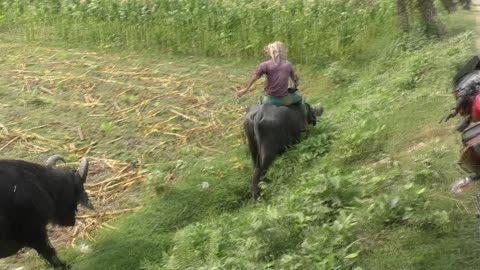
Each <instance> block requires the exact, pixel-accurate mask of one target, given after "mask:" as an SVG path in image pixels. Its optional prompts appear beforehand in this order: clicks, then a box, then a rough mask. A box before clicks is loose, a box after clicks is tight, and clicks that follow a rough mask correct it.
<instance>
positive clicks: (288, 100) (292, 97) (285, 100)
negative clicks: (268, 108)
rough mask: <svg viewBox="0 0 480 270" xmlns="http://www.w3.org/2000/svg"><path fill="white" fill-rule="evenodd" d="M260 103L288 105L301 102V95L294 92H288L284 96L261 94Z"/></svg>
mask: <svg viewBox="0 0 480 270" xmlns="http://www.w3.org/2000/svg"><path fill="white" fill-rule="evenodd" d="M260 101H261V103H262V104H272V105H276V106H288V105H292V104H295V103H302V96H301V95H299V94H297V92H295V93H288V95H286V96H284V97H271V96H262V97H261V99H260Z"/></svg>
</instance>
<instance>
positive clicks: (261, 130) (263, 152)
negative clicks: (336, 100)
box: [243, 104, 323, 200]
mask: <svg viewBox="0 0 480 270" xmlns="http://www.w3.org/2000/svg"><path fill="white" fill-rule="evenodd" d="M306 108H307V115H306V116H305V113H304V111H303V109H302V108H301V107H300V106H299V105H291V106H288V107H287V106H275V105H270V104H263V105H252V106H250V107H249V108H248V109H247V115H246V117H245V121H244V123H243V127H244V129H245V133H246V136H247V141H248V147H249V150H250V154H251V156H252V161H253V176H252V182H251V185H250V191H251V193H252V197H253V199H254V200H256V199H257V198H258V195H259V192H260V189H259V186H258V184H259V182H260V181H261V180H262V178H263V177H264V176H265V174H266V173H267V170H268V168H269V167H270V165H271V164H272V162H273V161H274V160H275V158H276V157H277V156H278V155H280V154H282V153H283V152H284V151H285V149H286V148H287V147H288V146H291V145H294V144H296V143H298V142H299V141H300V135H301V132H302V131H303V130H305V129H306V126H307V124H311V125H315V124H316V122H317V116H320V115H321V114H322V112H323V108H322V107H321V106H318V107H316V108H312V107H311V106H310V105H309V104H306ZM305 117H306V118H307V119H306V120H307V121H305Z"/></svg>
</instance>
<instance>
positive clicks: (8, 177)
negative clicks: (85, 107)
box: [0, 155, 93, 269]
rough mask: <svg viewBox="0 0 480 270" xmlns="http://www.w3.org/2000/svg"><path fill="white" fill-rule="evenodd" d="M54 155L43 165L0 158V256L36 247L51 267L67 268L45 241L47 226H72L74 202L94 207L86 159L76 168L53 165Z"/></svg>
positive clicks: (74, 211)
mask: <svg viewBox="0 0 480 270" xmlns="http://www.w3.org/2000/svg"><path fill="white" fill-rule="evenodd" d="M59 160H61V161H63V162H65V161H64V160H63V158H62V157H60V156H58V155H55V156H52V157H50V158H49V159H48V160H47V164H46V166H42V165H39V164H35V163H30V162H26V161H21V160H0V258H4V257H8V256H11V255H14V254H16V253H17V251H19V250H20V249H22V248H23V247H29V248H33V249H35V250H36V251H37V252H38V254H39V255H40V256H42V257H43V258H44V259H45V260H46V261H47V262H48V263H50V265H51V266H52V267H54V269H68V268H69V267H68V266H67V265H66V264H65V263H64V262H62V261H61V260H60V259H59V258H58V257H57V255H56V252H55V249H54V248H53V247H52V245H51V244H50V241H49V240H48V235H47V230H46V225H47V224H48V223H53V224H57V225H60V226H74V225H75V214H76V211H77V205H78V204H80V205H82V206H85V207H87V208H90V209H93V206H92V205H91V204H90V202H89V200H88V196H87V194H86V192H85V189H84V187H83V184H84V183H85V181H86V179H87V174H88V161H87V159H85V158H84V159H82V161H81V163H80V167H79V169H78V170H71V169H68V168H55V164H56V163H57V161H59Z"/></svg>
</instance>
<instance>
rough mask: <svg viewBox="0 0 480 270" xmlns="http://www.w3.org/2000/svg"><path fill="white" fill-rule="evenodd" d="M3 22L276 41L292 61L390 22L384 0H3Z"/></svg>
mask: <svg viewBox="0 0 480 270" xmlns="http://www.w3.org/2000/svg"><path fill="white" fill-rule="evenodd" d="M0 8H1V14H2V15H0V16H1V17H2V18H3V19H2V20H0V21H3V24H4V25H18V24H22V25H24V26H27V27H25V28H23V29H25V36H26V37H27V38H28V39H35V38H38V37H39V35H43V36H42V38H45V36H47V37H49V38H52V39H58V38H60V40H62V41H64V42H66V43H67V44H69V45H70V46H72V45H73V46H74V45H87V46H101V47H119V48H132V49H156V50H159V51H161V52H169V53H176V54H190V55H199V56H213V57H241V58H252V57H258V56H259V54H261V52H262V48H263V46H265V44H267V43H269V42H272V41H274V40H281V41H283V42H285V43H286V44H287V45H288V48H289V55H290V58H291V59H292V60H293V61H295V62H296V63H305V64H314V65H318V64H319V65H321V64H322V63H324V62H325V61H328V59H332V58H334V59H345V58H348V57H350V56H352V55H355V54H358V53H360V52H361V51H362V50H364V49H365V48H366V47H368V45H369V44H368V43H369V41H371V40H372V38H375V37H376V36H379V35H385V34H386V32H385V31H386V30H385V29H394V27H391V28H389V27H386V25H392V26H395V6H394V3H393V1H388V0H368V1H367V0H365V1H359V0H357V1H353V0H350V1H349V0H276V1H272V0H241V1H234V0H36V1H29V0H1V1H0Z"/></svg>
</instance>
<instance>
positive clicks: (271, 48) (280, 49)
mask: <svg viewBox="0 0 480 270" xmlns="http://www.w3.org/2000/svg"><path fill="white" fill-rule="evenodd" d="M264 51H265V52H266V53H267V54H268V55H269V56H270V58H272V60H273V62H274V63H275V64H277V65H278V64H282V63H285V62H287V49H285V45H284V44H283V43H282V42H280V41H275V42H273V43H270V44H268V45H267V46H265V48H264Z"/></svg>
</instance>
